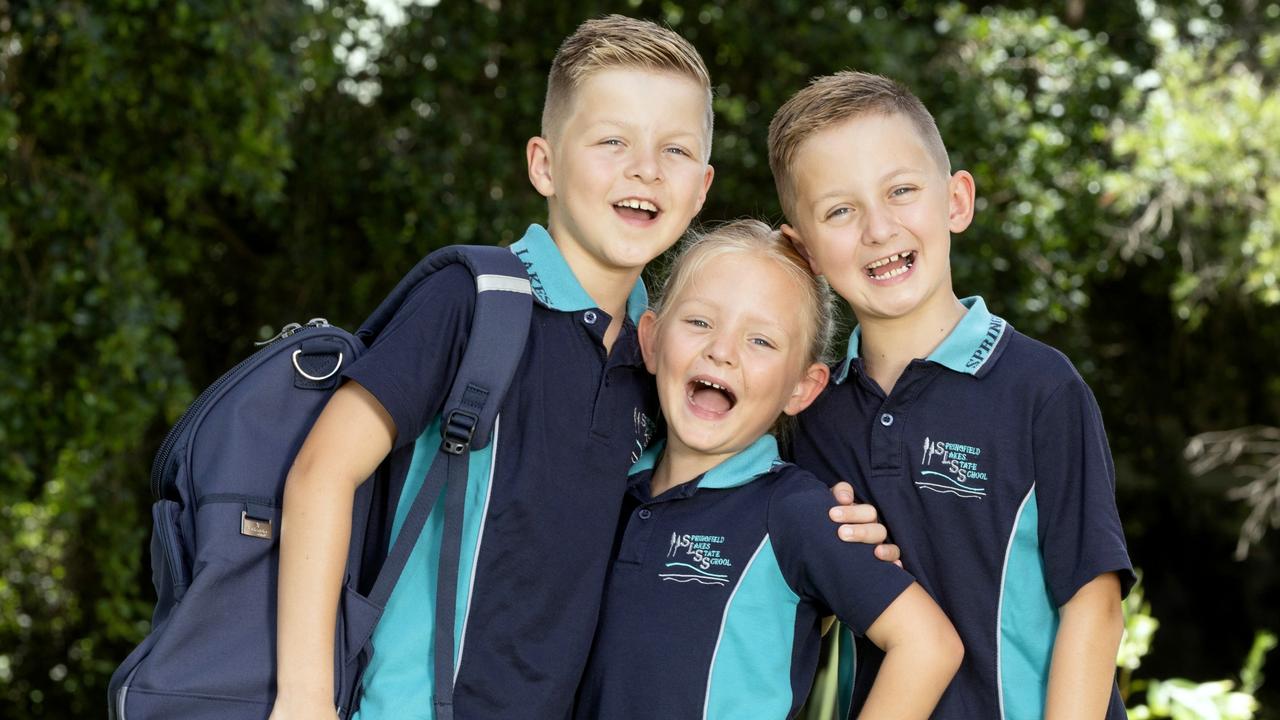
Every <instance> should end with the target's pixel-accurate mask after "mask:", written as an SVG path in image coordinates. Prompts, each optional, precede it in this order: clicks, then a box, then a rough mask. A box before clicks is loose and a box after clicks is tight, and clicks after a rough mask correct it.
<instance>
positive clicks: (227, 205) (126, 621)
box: [0, 0, 1280, 717]
mask: <svg viewBox="0 0 1280 720" xmlns="http://www.w3.org/2000/svg"><path fill="white" fill-rule="evenodd" d="M377 7H378V8H379V9H378V10H376V11H375V10H371V9H370V8H368V7H366V6H365V4H364V3H363V2H362V1H359V0H309V2H295V0H252V1H249V0H218V1H214V0H204V1H201V2H195V1H194V0H94V1H93V2H88V1H86V0H29V1H24V0H0V369H2V370H3V372H0V707H4V708H7V710H5V711H4V713H3V714H5V715H6V716H12V717H19V716H21V717H72V716H81V715H91V714H98V713H99V712H101V709H102V707H103V703H104V702H105V683H106V678H107V676H108V675H109V673H110V671H111V670H112V669H113V667H114V665H115V664H116V663H117V662H119V660H120V659H121V658H123V656H124V655H125V654H126V653H127V651H128V650H129V648H130V647H131V646H132V644H133V643H134V642H136V641H137V640H138V639H139V638H140V637H141V636H142V635H143V634H145V632H146V631H147V628H148V619H149V612H150V604H151V602H152V598H153V595H152V591H151V588H150V586H149V582H148V570H147V567H146V565H145V561H146V558H145V545H146V540H147V536H148V532H149V513H148V509H147V507H148V504H149V498H148V489H147V481H146V477H147V468H148V464H149V461H150V456H151V454H152V453H153V452H154V450H155V448H156V446H157V444H158V442H159V439H160V438H161V437H162V435H163V432H164V431H165V429H166V428H167V426H168V425H169V424H170V423H172V422H173V421H174V420H175V419H176V418H177V416H178V415H179V414H180V412H181V411H182V409H183V408H184V407H185V405H186V403H187V402H189V401H190V399H191V398H192V396H193V390H196V389H199V388H200V387H203V386H204V385H206V384H207V383H208V382H210V381H211V380H212V379H214V378H215V377H216V376H217V375H218V374H220V373H221V372H222V371H223V370H225V369H226V368H227V367H229V366H230V365H231V364H233V362H234V361H235V360H237V359H239V358H240V357H242V356H244V355H246V354H247V353H248V352H249V351H250V349H251V343H252V341H254V340H256V339H261V338H264V337H269V336H270V335H271V334H273V332H274V328H278V327H279V326H280V325H283V324H284V323H286V322H289V321H294V320H305V319H307V318H310V317H314V316H326V317H328V318H329V319H330V320H331V321H334V322H337V323H340V324H344V325H346V326H348V327H351V326H354V325H356V324H357V323H358V322H359V320H360V319H361V318H362V317H363V316H364V314H365V313H366V312H368V310H369V309H371V308H372V307H373V305H374V303H375V302H376V301H377V300H378V299H380V298H381V296H382V295H383V294H384V293H385V292H386V291H387V290H388V289H389V288H390V287H391V285H392V284H393V283H394V281H395V280H396V279H397V278H398V277H399V275H400V274H401V273H402V272H403V271H404V270H405V269H407V268H408V267H410V265H411V264H412V263H413V262H414V261H415V260H416V259H418V258H419V257H420V256H422V255H423V254H424V253H426V252H428V251H430V250H431V249H433V248H435V247H438V246H441V245H443V244H446V243H452V242H485V243H503V242H508V241H510V240H513V239H514V238H516V237H517V236H518V235H519V234H520V233H521V232H522V230H523V228H524V227H525V225H527V224H528V223H529V222H532V221H540V220H542V219H543V216H544V214H545V207H544V203H543V202H542V200H541V198H539V197H538V196H537V194H536V193H534V192H533V191H532V189H531V188H529V187H528V182H527V180H526V177H525V171H524V166H523V162H524V160H523V148H524V142H525V140H526V139H527V137H528V136H530V135H532V134H535V133H536V132H537V129H538V118H539V113H540V108H541V101H542V92H543V82H544V78H545V73H546V70H547V68H548V66H549V64H550V60H551V57H552V55H553V54H554V51H555V48H556V47H557V45H558V43H559V41H560V40H561V39H562V38H563V36H564V35H565V34H567V33H568V32H570V31H571V30H572V29H573V27H574V26H576V25H577V24H578V23H579V22H580V21H581V20H582V19H584V18H586V17H590V16H593V15H597V14H601V13H605V12H623V13H626V14H630V15H634V16H641V17H648V18H654V19H657V20H660V21H662V22H665V23H667V24H669V25H670V26H671V27H673V28H674V29H676V30H677V31H679V32H681V33H683V34H684V35H685V36H686V37H688V38H689V39H690V40H691V41H692V42H693V43H694V44H695V45H697V47H698V48H699V49H700V50H701V52H702V53H703V55H704V56H705V57H706V59H707V61H708V63H709V65H710V66H711V70H712V75H713V78H714V79H715V83H716V112H717V118H716V121H717V132H716V140H715V150H714V152H713V163H714V164H715V165H716V168H717V177H716V181H715V185H714V187H713V189H712V194H711V198H710V200H709V202H708V204H707V207H706V209H705V210H704V212H703V219H704V220H708V221H714V220H721V219H727V218H731V217H738V216H742V215H759V216H764V217H767V218H770V219H773V220H777V219H779V218H780V215H779V211H778V206H777V203H776V200H775V199H774V196H773V187H772V182H771V179H770V176H769V172H768V167H767V161H766V153H765V134H766V127H767V124H768V120H769V118H770V116H771V114H772V112H773V110H774V109H776V108H777V106H778V105H779V104H780V103H781V102H782V101H783V100H784V99H785V98H786V97H788V96H789V95H790V94H791V93H793V92H794V91H795V90H797V89H798V88H800V87H801V86H802V85H803V84H804V83H805V82H806V80H807V79H808V78H809V77H811V76H813V75H817V74H823V73H827V72H830V71H833V70H837V69H841V68H845V67H856V68H859V69H865V70H871V71H875V72H881V73H885V74H889V75H891V76H894V77H896V78H898V79H900V80H902V81H903V82H905V83H907V84H908V85H910V86H911V87H912V88H914V89H915V90H916V91H917V92H918V94H920V95H921V97H922V98H923V99H924V100H925V102H926V104H927V105H929V107H930V108H932V109H933V110H934V112H935V114H936V115H937V117H938V121H939V124H940V126H941V128H942V131H943V135H944V138H945V139H946V140H947V142H948V145H949V147H950V149H951V152H952V159H953V164H954V165H955V166H956V167H962V168H968V169H970V170H971V171H972V172H973V173H974V175H975V176H976V178H977V183H978V188H979V195H980V197H981V200H980V204H979V214H978V220H977V222H976V223H975V226H974V227H972V228H971V229H970V230H969V231H967V232H966V233H965V234H964V235H962V236H960V237H958V238H957V240H956V243H955V249H956V250H955V261H954V263H955V272H956V285H957V289H958V291H959V292H961V293H962V294H971V293H981V294H983V295H985V296H987V298H988V300H989V302H990V304H991V305H993V306H994V308H996V311H997V312H999V313H1000V314H1002V315H1004V316H1005V317H1007V318H1009V319H1010V320H1011V321H1012V322H1013V323H1014V324H1015V326H1017V327H1019V328H1021V329H1023V330H1024V331H1027V332H1030V333H1032V334H1033V335H1037V336H1039V337H1041V338H1042V339H1045V340H1047V341H1049V342H1051V343H1053V344H1055V345H1057V346H1058V347H1060V348H1062V349H1063V350H1064V351H1065V352H1066V353H1067V354H1068V355H1069V356H1070V357H1071V358H1072V359H1073V360H1074V361H1075V363H1076V364H1077V366H1078V367H1080V369H1081V371H1082V372H1083V373H1084V374H1085V376H1086V378H1087V379H1088V380H1089V381H1090V383H1091V384H1092V385H1093V387H1094V389H1095V392H1096V393H1097V395H1098V398H1099V401H1100V403H1101V404H1102V408H1103V412H1104V415H1105V417H1106V418H1107V422H1108V427H1109V431H1110V437H1111V440H1112V444H1113V449H1114V452H1115V455H1116V460H1117V467H1118V474H1119V496H1120V503H1121V512H1122V515H1123V516H1124V517H1125V520H1126V527H1127V530H1128V534H1129V538H1130V543H1131V552H1132V554H1133V556H1134V559H1135V562H1136V563H1137V564H1139V565H1142V566H1143V567H1144V568H1146V580H1145V582H1146V587H1147V593H1148V598H1149V599H1150V601H1151V603H1152V605H1153V606H1154V608H1155V613H1156V614H1157V615H1158V616H1159V617H1160V618H1161V620H1162V623H1163V627H1164V628H1165V630H1164V632H1163V633H1162V636H1161V639H1160V640H1158V641H1157V644H1156V647H1155V648H1154V651H1153V654H1152V656H1151V657H1149V658H1148V659H1147V660H1146V661H1145V662H1144V664H1143V667H1142V671H1143V672H1147V671H1149V672H1150V673H1151V674H1152V676H1153V677H1166V676H1169V675H1180V676H1186V677H1193V678H1201V677H1203V678H1209V677H1222V676H1228V675H1230V674H1232V673H1233V672H1235V671H1236V669H1238V667H1239V659H1240V658H1241V657H1243V656H1244V655H1245V654H1246V653H1247V651H1248V649H1249V646H1250V643H1251V641H1252V638H1253V630H1254V628H1259V627H1272V628H1275V627H1280V617H1277V614H1278V612H1280V611H1278V610H1277V609H1276V608H1277V606H1278V604H1277V603H1276V602H1275V597H1276V596H1277V593H1278V592H1280V575H1278V573H1277V569H1276V568H1277V564H1276V562H1275V553H1276V548H1277V546H1276V541H1275V536H1274V534H1273V535H1272V536H1270V537H1269V538H1268V540H1267V541H1266V542H1264V543H1263V544H1262V545H1260V546H1258V547H1256V548H1255V549H1254V553H1253V554H1252V555H1251V556H1250V558H1249V559H1248V560H1246V561H1244V562H1234V561H1232V560H1230V555H1231V548H1232V545H1233V542H1234V537H1235V533H1236V530H1237V528H1238V526H1239V521H1240V519H1241V518H1242V517H1243V515H1244V508H1242V507H1240V506H1238V505H1237V504H1233V503H1230V502H1228V501H1226V500H1225V499H1223V490H1224V489H1225V488H1226V487H1228V486H1229V485H1230V484H1231V482H1232V479H1231V477H1230V476H1229V475H1216V476H1208V477H1206V478H1193V477H1192V476H1191V474H1190V473H1189V472H1188V470H1187V467H1186V464H1185V462H1184V461H1183V459H1182V449H1183V446H1184V445H1185V442H1186V440H1187V438H1188V437H1190V436H1192V435H1194V434H1196V433H1199V432H1203V431H1207V430H1215V429H1223V428H1231V427H1238V426H1245V425H1254V424H1261V425H1280V365H1278V364H1277V363H1276V361H1275V358H1276V357H1277V356H1278V355H1280V309H1278V308H1277V303H1278V302H1280V281H1278V280H1277V276H1278V275H1280V245H1278V244H1277V227H1278V226H1280V184H1277V182H1276V180H1277V176H1278V175H1280V156H1278V154H1280V102H1278V101H1277V99H1276V98H1277V95H1276V92H1275V90H1276V84H1277V83H1276V80H1277V71H1278V70H1280V67H1278V63H1280V5H1277V4H1276V3H1274V2H1264V1H1262V0H1255V1H1251V2H1240V3H1234V2H1233V3H1221V4H1220V3H1217V2H1212V1H1211V0H1180V1H1179V2H1170V3H1165V4H1161V5H1157V4H1155V3H1153V2H1150V1H1149V0H1142V1H1141V2H1136V3H1130V2H1114V3H1112V2H1098V1H1097V0H1094V1H1093V2H1089V1H1088V0H1072V1H1071V2H1065V3H1053V4H1051V5H1048V4H1041V3H1033V2H1016V1H1010V2H991V3H977V2H974V3H960V2H923V1H917V0H906V1H905V2H892V3H890V2H849V1H848V0H814V1H812V2H797V1H795V0H779V1H778V2H774V3H767V4H766V3H746V2H732V1H730V0H701V1H690V2H674V1H670V0H664V1H653V0H621V1H619V2H587V1H584V0H580V1H574V2H567V1H557V2H547V1H542V2H534V1H532V0H530V1H528V2H516V1H508V2H503V1H502V0H482V1H479V2H477V1H475V0H441V1H440V2H439V3H438V4H430V3H425V2H416V3H410V4H407V5H402V4H399V3H395V2H383V3H379V4H378V6H377ZM1261 693H1262V695H1261V696H1262V698H1263V699H1264V704H1265V703H1266V701H1267V700H1266V699H1267V698H1268V697H1270V698H1273V699H1274V698H1276V697H1277V695H1276V693H1275V690H1274V688H1271V689H1269V688H1268V687H1267V686H1265V685H1264V686H1263V688H1262V691H1261ZM1268 693H1270V694H1268Z"/></svg>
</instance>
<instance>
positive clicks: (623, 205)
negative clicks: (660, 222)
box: [613, 198, 659, 220]
mask: <svg viewBox="0 0 1280 720" xmlns="http://www.w3.org/2000/svg"><path fill="white" fill-rule="evenodd" d="M613 209H614V211H615V212H617V213H618V214H619V215H621V216H622V217H623V218H625V219H627V220H653V219H654V218H656V217H658V212H659V210H658V206H657V205H654V204H653V203H651V202H649V201H648V200H636V199H635V198H630V199H627V200H621V201H619V202H616V203H614V204H613Z"/></svg>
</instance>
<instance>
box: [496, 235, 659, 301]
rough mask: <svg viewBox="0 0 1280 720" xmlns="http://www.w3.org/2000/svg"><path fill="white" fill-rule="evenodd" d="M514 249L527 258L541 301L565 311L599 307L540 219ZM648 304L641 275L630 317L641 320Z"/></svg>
mask: <svg viewBox="0 0 1280 720" xmlns="http://www.w3.org/2000/svg"><path fill="white" fill-rule="evenodd" d="M511 252H513V253H515V254H516V255H518V256H519V257H520V259H521V260H523V261H524V263H525V266H526V269H527V270H528V271H529V284H530V286H531V287H532V289H533V295H534V297H536V298H537V299H538V302H540V303H542V304H543V305H545V306H547V307H549V308H551V309H552V310H559V311H561V312H579V311H581V310H590V309H593V308H595V307H596V302H595V300H592V299H591V296H590V295H588V294H587V291H586V290H584V289H582V284H581V283H579V282H578V278H577V276H575V275H574V274H573V270H572V269H570V267H569V263H567V262H565V259H564V255H562V254H561V253H560V248H559V247H558V246H557V245H556V243H555V241H554V240H552V239H551V234H550V233H548V232H547V229H546V228H544V227H542V226H541V225H538V224H537V223H534V224H533V225H530V226H529V229H528V230H525V232H524V237H522V238H520V240H519V241H518V242H516V243H515V244H514V245H512V246H511ZM648 307H649V293H648V291H646V290H645V287H644V281H643V280H641V279H639V278H637V279H636V284H635V287H633V288H631V295H630V296H628V298H627V317H629V318H631V322H633V323H639V322H640V316H641V315H642V314H644V311H645V309H646V308H648Z"/></svg>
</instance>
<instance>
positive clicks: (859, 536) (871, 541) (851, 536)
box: [836, 523, 889, 545]
mask: <svg viewBox="0 0 1280 720" xmlns="http://www.w3.org/2000/svg"><path fill="white" fill-rule="evenodd" d="M836 533H837V534H838V535H839V536H840V539H841V540H844V541H846V542H856V543H865V544H867V545H878V544H879V543H882V542H884V541H885V539H886V538H887V537H888V536H889V531H888V530H886V529H885V526H883V525H879V524H876V523H867V524H863V525H841V526H840V528H839V529H838V530H837V531H836Z"/></svg>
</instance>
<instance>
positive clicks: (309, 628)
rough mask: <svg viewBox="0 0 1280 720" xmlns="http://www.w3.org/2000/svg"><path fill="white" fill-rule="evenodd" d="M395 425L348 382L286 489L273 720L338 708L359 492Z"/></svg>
mask: <svg viewBox="0 0 1280 720" xmlns="http://www.w3.org/2000/svg"><path fill="white" fill-rule="evenodd" d="M394 440H395V423H394V422H392V420H391V416H390V415H388V414H387V411H386V410H385V409H383V407H382V405H381V404H380V403H379V402H378V401H377V399H375V398H374V397H373V395H371V394H370V393H369V391H368V390H365V389H364V388H363V387H362V386H360V385H359V384H358V383H355V382H350V381H349V382H347V383H346V384H345V385H343V386H342V387H340V388H339V389H338V391H337V392H335V393H334V394H333V397H332V398H330V399H329V402H328V404H327V405H325V408H324V410H323V411H321V413H320V417H319V418H318V419H317V420H316V424H315V425H314V426H313V427H312V428H311V432H310V433H309V434H308V435H307V439H306V441H305V442H303V444H302V448H301V449H300V450H299V451H298V456H297V458H295V459H294V461H293V467H292V468H291V469H290V470H289V476H288V478H287V479H286V480H285V486H284V513H283V516H282V520H281V523H280V590H279V611H278V614H277V620H276V631H277V635H278V645H277V648H276V665H277V683H276V686H277V695H276V705H275V707H274V708H273V710H272V715H271V717H272V719H273V720H285V718H293V717H306V718H315V717H320V716H321V715H323V716H325V717H330V718H332V717H336V713H335V712H334V707H333V662H334V660H333V639H334V638H333V628H334V626H335V624H336V622H337V611H338V600H339V597H338V595H339V593H340V592H341V590H342V573H343V569H344V568H345V566H346V562H347V549H348V545H349V543H350V540H351V510H352V505H353V501H354V497H355V491H356V488H357V487H358V486H359V485H360V483H362V482H364V480H365V479H366V478H367V477H369V476H370V475H371V474H373V472H374V470H376V469H377V467H378V464H379V463H380V462H382V459H383V458H384V457H386V456H387V453H389V452H390V451H391V445H392V443H393V442H394Z"/></svg>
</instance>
